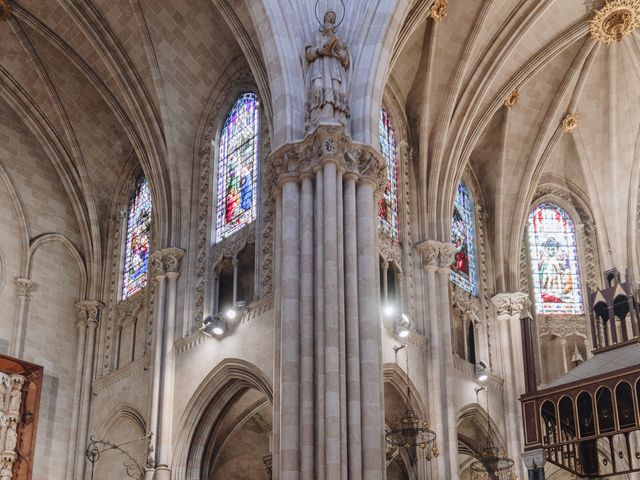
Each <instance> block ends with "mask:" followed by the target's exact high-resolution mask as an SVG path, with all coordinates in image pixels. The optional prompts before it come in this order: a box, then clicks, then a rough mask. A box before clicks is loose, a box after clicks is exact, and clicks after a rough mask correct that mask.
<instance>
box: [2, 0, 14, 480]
mask: <svg viewBox="0 0 640 480" xmlns="http://www.w3.org/2000/svg"><path fill="white" fill-rule="evenodd" d="M12 11H13V10H12V8H11V4H10V3H9V0H0V21H6V20H8V19H9V17H10V16H11V12H12ZM0 478H2V476H1V475H0ZM3 480H4V479H3Z"/></svg>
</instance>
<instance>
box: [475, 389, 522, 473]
mask: <svg viewBox="0 0 640 480" xmlns="http://www.w3.org/2000/svg"><path fill="white" fill-rule="evenodd" d="M482 390H486V392H487V442H486V443H485V445H484V446H483V447H482V449H480V452H479V453H480V455H479V457H478V459H477V460H475V461H474V462H473V463H472V464H471V466H470V470H471V480H517V478H518V477H517V475H516V473H515V471H514V468H513V466H514V464H515V462H514V461H513V460H512V459H511V458H509V457H507V454H506V452H505V451H504V449H502V448H500V447H499V446H497V445H496V444H494V443H493V440H492V438H491V432H492V428H491V416H490V415H489V390H488V389H487V387H484V386H483V387H478V388H476V395H478V393H479V392H481V391H482Z"/></svg>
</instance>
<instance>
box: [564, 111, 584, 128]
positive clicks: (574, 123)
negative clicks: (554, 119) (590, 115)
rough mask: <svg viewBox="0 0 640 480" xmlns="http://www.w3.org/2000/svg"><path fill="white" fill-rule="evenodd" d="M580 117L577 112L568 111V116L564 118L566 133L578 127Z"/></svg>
mask: <svg viewBox="0 0 640 480" xmlns="http://www.w3.org/2000/svg"><path fill="white" fill-rule="evenodd" d="M579 121H580V117H579V116H578V115H577V114H575V113H567V116H566V117H564V119H563V120H562V129H563V130H564V131H565V132H566V133H572V132H573V131H574V130H575V129H576V128H577V127H578V122H579Z"/></svg>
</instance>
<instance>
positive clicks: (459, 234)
mask: <svg viewBox="0 0 640 480" xmlns="http://www.w3.org/2000/svg"><path fill="white" fill-rule="evenodd" d="M451 243H452V244H453V246H454V247H455V256H454V260H453V263H452V264H451V281H452V282H453V283H454V284H455V285H457V286H459V287H460V288H462V289H463V290H465V291H467V292H469V293H471V294H472V295H477V294H478V272H477V265H478V263H477V259H476V247H475V218H474V205H473V200H472V198H471V194H470V193H469V189H468V188H467V186H466V185H465V184H464V182H460V183H459V184H458V193H457V195H456V199H455V202H454V205H453V218H452V221H451Z"/></svg>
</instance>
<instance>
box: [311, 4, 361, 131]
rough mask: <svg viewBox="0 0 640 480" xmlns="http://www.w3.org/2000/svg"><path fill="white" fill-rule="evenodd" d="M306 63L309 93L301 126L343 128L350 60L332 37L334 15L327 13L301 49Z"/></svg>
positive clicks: (345, 122)
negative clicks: (336, 124)
mask: <svg viewBox="0 0 640 480" xmlns="http://www.w3.org/2000/svg"><path fill="white" fill-rule="evenodd" d="M305 57H306V59H307V61H308V62H309V70H308V75H309V84H308V85H309V93H308V99H307V112H306V119H305V123H306V125H307V130H310V129H312V128H313V127H315V126H317V125H318V124H319V123H322V122H326V123H339V124H341V125H344V126H345V127H346V126H347V119H348V118H349V106H348V100H347V70H349V65H350V59H349V49H348V48H347V45H346V44H345V43H344V42H343V41H342V40H341V39H340V37H338V36H337V35H336V12H334V11H333V10H327V12H326V13H325V14H324V25H322V26H321V27H320V29H319V31H318V34H317V35H316V39H315V40H314V42H313V43H311V44H309V45H307V46H306V47H305Z"/></svg>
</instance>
